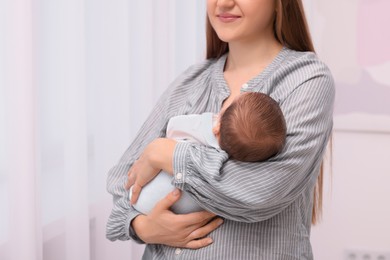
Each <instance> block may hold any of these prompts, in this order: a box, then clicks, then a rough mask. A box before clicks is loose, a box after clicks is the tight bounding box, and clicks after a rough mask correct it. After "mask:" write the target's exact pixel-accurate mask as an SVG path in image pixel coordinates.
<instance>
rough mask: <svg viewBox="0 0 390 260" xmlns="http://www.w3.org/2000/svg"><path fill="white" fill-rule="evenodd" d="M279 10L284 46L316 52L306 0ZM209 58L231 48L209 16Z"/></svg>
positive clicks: (316, 210)
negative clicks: (218, 32)
mask: <svg viewBox="0 0 390 260" xmlns="http://www.w3.org/2000/svg"><path fill="white" fill-rule="evenodd" d="M275 1H276V12H275V21H274V34H275V38H276V39H277V40H278V41H279V42H280V43H281V44H282V45H284V46H286V47H288V48H290V49H292V50H296V51H312V52H315V50H314V46H313V41H312V39H311V35H310V32H309V27H308V25H307V21H306V16H305V12H304V8H303V4H302V0H275ZM206 41H207V49H206V58H207V59H212V58H219V57H221V56H222V55H223V54H225V53H227V52H228V51H229V45H228V43H226V42H223V41H221V40H220V39H219V38H218V35H217V33H216V32H215V30H214V28H213V27H212V26H211V23H210V20H209V19H208V17H207V19H206ZM323 175H324V163H322V164H321V169H320V173H319V175H318V179H317V183H316V186H315V188H314V194H313V212H312V224H316V223H318V221H319V220H320V218H321V215H322V193H323Z"/></svg>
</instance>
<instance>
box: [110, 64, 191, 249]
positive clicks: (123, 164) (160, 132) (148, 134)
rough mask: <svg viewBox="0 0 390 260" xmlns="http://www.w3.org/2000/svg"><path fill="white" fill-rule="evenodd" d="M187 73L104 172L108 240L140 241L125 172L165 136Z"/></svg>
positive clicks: (164, 95)
mask: <svg viewBox="0 0 390 260" xmlns="http://www.w3.org/2000/svg"><path fill="white" fill-rule="evenodd" d="M189 70H190V69H189ZM187 74H188V72H184V73H183V74H182V75H181V76H179V77H178V78H177V79H176V80H175V81H174V82H173V83H172V84H171V85H170V86H169V87H168V89H167V90H166V91H165V92H164V93H163V95H162V96H161V97H160V99H159V101H158V102H157V104H156V106H155V107H154V109H153V110H152V112H151V113H150V115H149V117H148V118H147V120H146V121H145V123H144V124H143V125H142V127H141V129H140V130H139V131H138V133H137V135H136V137H135V139H134V141H133V142H132V144H131V145H130V147H129V148H128V149H127V150H126V152H125V153H124V154H123V156H122V158H121V159H120V161H119V162H118V164H117V165H115V166H114V167H112V168H111V170H110V171H109V173H108V176H107V191H108V192H109V193H110V194H111V195H112V196H113V208H112V211H111V214H110V216H109V219H108V221H107V225H106V237H107V238H108V239H109V240H111V241H115V240H117V239H119V240H129V239H131V238H132V239H134V240H135V241H136V242H139V243H142V241H141V240H140V239H139V238H138V237H137V236H136V234H135V233H134V232H133V230H132V229H131V228H130V223H131V221H132V220H133V219H134V218H135V217H136V216H138V215H139V214H140V213H139V212H137V211H136V210H135V209H134V208H133V207H132V206H131V205H130V203H129V200H128V195H129V191H127V190H125V188H124V185H125V183H126V181H127V172H128V170H129V169H130V167H131V165H132V164H133V162H134V161H135V160H136V159H137V158H138V157H139V155H140V154H141V153H142V151H143V150H144V148H145V147H146V146H147V145H148V144H149V143H150V142H152V141H153V140H154V139H156V138H159V137H164V136H165V131H166V125H167V122H168V119H169V117H170V116H171V115H170V114H172V113H173V111H176V110H177V109H178V107H180V106H183V102H185V99H184V97H185V95H186V93H185V91H183V89H182V88H181V87H182V86H183V81H184V80H185V78H186V77H187V76H188V75H187Z"/></svg>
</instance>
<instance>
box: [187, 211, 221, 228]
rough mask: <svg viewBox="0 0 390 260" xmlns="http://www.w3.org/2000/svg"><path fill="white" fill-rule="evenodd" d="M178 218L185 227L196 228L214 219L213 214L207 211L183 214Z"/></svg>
mask: <svg viewBox="0 0 390 260" xmlns="http://www.w3.org/2000/svg"><path fill="white" fill-rule="evenodd" d="M180 216H181V221H182V223H183V224H185V226H186V227H190V228H198V227H200V226H204V225H205V224H206V223H208V222H209V221H210V220H211V219H212V218H214V217H215V214H214V213H211V212H208V211H199V212H194V213H189V214H183V215H180Z"/></svg>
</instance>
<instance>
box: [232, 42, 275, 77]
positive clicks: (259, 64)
mask: <svg viewBox="0 0 390 260" xmlns="http://www.w3.org/2000/svg"><path fill="white" fill-rule="evenodd" d="M282 47H283V46H282V45H281V44H280V43H279V42H278V41H277V40H276V39H274V38H272V39H268V40H252V41H245V42H244V41H241V42H231V43H229V54H228V58H227V62H226V66H225V71H236V72H240V71H247V72H248V70H249V71H258V72H260V71H261V70H262V69H264V68H265V67H266V66H267V65H268V64H270V63H271V62H272V60H273V59H274V58H275V57H276V56H277V55H278V53H279V52H280V50H281V49H282Z"/></svg>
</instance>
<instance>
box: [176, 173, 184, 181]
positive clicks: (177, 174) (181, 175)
mask: <svg viewBox="0 0 390 260" xmlns="http://www.w3.org/2000/svg"><path fill="white" fill-rule="evenodd" d="M181 178H183V174H182V173H181V172H178V173H176V179H178V180H181Z"/></svg>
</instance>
